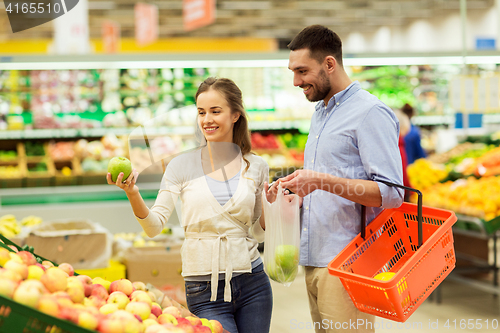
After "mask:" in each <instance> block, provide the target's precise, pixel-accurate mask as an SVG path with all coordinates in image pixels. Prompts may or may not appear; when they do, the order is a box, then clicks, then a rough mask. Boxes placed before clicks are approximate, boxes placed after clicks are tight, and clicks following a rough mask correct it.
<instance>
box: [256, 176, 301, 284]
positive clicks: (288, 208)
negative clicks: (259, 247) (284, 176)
mask: <svg viewBox="0 0 500 333" xmlns="http://www.w3.org/2000/svg"><path fill="white" fill-rule="evenodd" d="M285 196H286V197H287V198H286V197H285ZM288 198H290V196H289V195H285V193H284V191H283V189H282V187H281V185H278V194H277V196H276V200H275V201H274V202H273V203H269V201H267V198H266V193H265V191H263V192H262V201H263V205H264V215H265V217H266V234H265V242H264V244H265V246H264V267H265V270H266V273H267V275H269V277H270V278H271V279H272V280H274V281H276V282H279V283H281V284H283V285H285V286H289V285H291V284H292V282H293V281H294V280H295V277H296V276H297V272H298V268H299V247H300V215H299V214H300V212H299V197H298V196H296V195H293V199H292V200H291V201H290V200H288Z"/></svg>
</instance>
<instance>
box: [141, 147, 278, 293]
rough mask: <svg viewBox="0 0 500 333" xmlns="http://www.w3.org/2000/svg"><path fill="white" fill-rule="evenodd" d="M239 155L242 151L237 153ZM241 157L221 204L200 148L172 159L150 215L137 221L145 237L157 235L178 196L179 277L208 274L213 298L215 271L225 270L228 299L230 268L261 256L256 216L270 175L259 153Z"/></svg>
mask: <svg viewBox="0 0 500 333" xmlns="http://www.w3.org/2000/svg"><path fill="white" fill-rule="evenodd" d="M240 156H241V154H240ZM245 158H246V159H247V160H248V161H249V162H250V167H249V168H248V170H247V171H246V172H244V170H245V168H246V163H245V161H244V160H243V158H241V177H240V180H239V183H238V188H237V190H236V192H235V193H234V194H233V197H232V198H231V199H230V200H229V201H228V202H227V203H226V204H225V205H224V206H221V205H220V204H219V202H217V200H216V199H215V197H214V196H213V195H212V193H211V191H210V188H209V187H208V184H207V181H206V179H205V174H204V173H203V169H202V164H201V150H196V151H193V152H189V153H185V154H182V155H179V156H177V157H175V158H174V159H172V161H171V162H170V163H169V164H168V166H167V168H166V170H165V174H164V175H163V179H162V183H161V189H160V191H159V193H158V197H157V198H156V202H155V204H154V206H153V207H151V209H150V210H149V215H148V216H147V217H146V218H144V219H140V218H138V217H136V218H137V221H139V223H140V224H141V226H142V228H143V229H144V231H145V232H146V234H147V235H148V236H149V237H154V236H155V235H157V234H159V233H160V232H161V231H162V229H163V227H164V225H165V224H166V223H167V221H168V218H169V217H170V215H171V214H172V211H173V210H174V208H175V203H176V202H177V199H178V197H179V196H180V198H181V202H182V206H181V207H182V222H181V223H182V226H183V228H184V233H185V238H186V239H185V241H184V244H183V245H182V249H181V256H182V276H198V275H208V274H211V275H212V277H211V284H212V297H211V301H215V300H216V298H217V287H218V278H219V273H225V280H226V281H225V282H226V284H225V289H224V301H226V302H229V301H231V287H230V281H231V278H232V273H233V272H238V273H247V272H251V271H252V264H251V263H252V262H253V261H254V260H257V259H258V257H259V255H260V254H259V251H258V249H257V246H258V242H262V241H264V230H263V229H262V227H261V226H260V223H259V218H260V215H261V212H262V201H261V200H262V199H261V195H262V194H261V193H262V189H263V185H264V182H266V181H268V179H269V166H268V165H267V163H266V162H265V161H264V160H263V159H262V158H261V157H259V156H256V155H253V154H247V155H245Z"/></svg>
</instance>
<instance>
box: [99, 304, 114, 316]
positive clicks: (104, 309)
mask: <svg viewBox="0 0 500 333" xmlns="http://www.w3.org/2000/svg"><path fill="white" fill-rule="evenodd" d="M118 310H119V309H118V305H116V303H107V304H104V305H103V306H101V307H100V308H99V312H100V313H102V314H104V315H107V314H110V313H113V312H116V311H118Z"/></svg>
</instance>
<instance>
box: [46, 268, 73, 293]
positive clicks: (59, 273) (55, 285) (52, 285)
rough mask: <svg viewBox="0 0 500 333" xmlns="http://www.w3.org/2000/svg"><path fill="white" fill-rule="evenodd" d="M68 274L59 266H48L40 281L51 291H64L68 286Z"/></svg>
mask: <svg viewBox="0 0 500 333" xmlns="http://www.w3.org/2000/svg"><path fill="white" fill-rule="evenodd" d="M67 279H68V274H66V272H64V271H63V270H62V269H59V268H58V267H50V268H48V269H47V270H46V271H45V272H44V273H43V275H42V277H41V278H40V281H42V283H43V284H44V285H45V287H46V288H47V289H48V290H49V291H50V292H52V293H53V292H56V291H64V290H66V287H67V286H68V282H67Z"/></svg>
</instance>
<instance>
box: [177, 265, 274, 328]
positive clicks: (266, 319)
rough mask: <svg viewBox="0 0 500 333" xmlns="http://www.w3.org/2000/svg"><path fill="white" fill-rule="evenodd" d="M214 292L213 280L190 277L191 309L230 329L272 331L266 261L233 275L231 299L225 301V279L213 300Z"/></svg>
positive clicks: (187, 295)
mask: <svg viewBox="0 0 500 333" xmlns="http://www.w3.org/2000/svg"><path fill="white" fill-rule="evenodd" d="M210 296H211V286H210V281H186V300H187V305H188V309H189V311H191V312H192V313H193V314H195V315H196V316H198V317H200V318H207V319H209V320H210V319H215V320H218V321H219V322H220V323H221V324H222V327H224V329H225V330H226V331H228V332H230V333H267V332H269V328H270V326H271V312H272V309H273V294H272V290H271V284H270V283H269V278H268V277H267V275H266V273H265V272H264V265H263V264H260V265H259V266H257V267H255V268H254V269H253V270H252V273H245V274H241V275H238V276H236V277H233V278H232V279H231V302H224V281H223V280H221V281H219V285H218V289H217V300H216V301H215V302H210Z"/></svg>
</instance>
